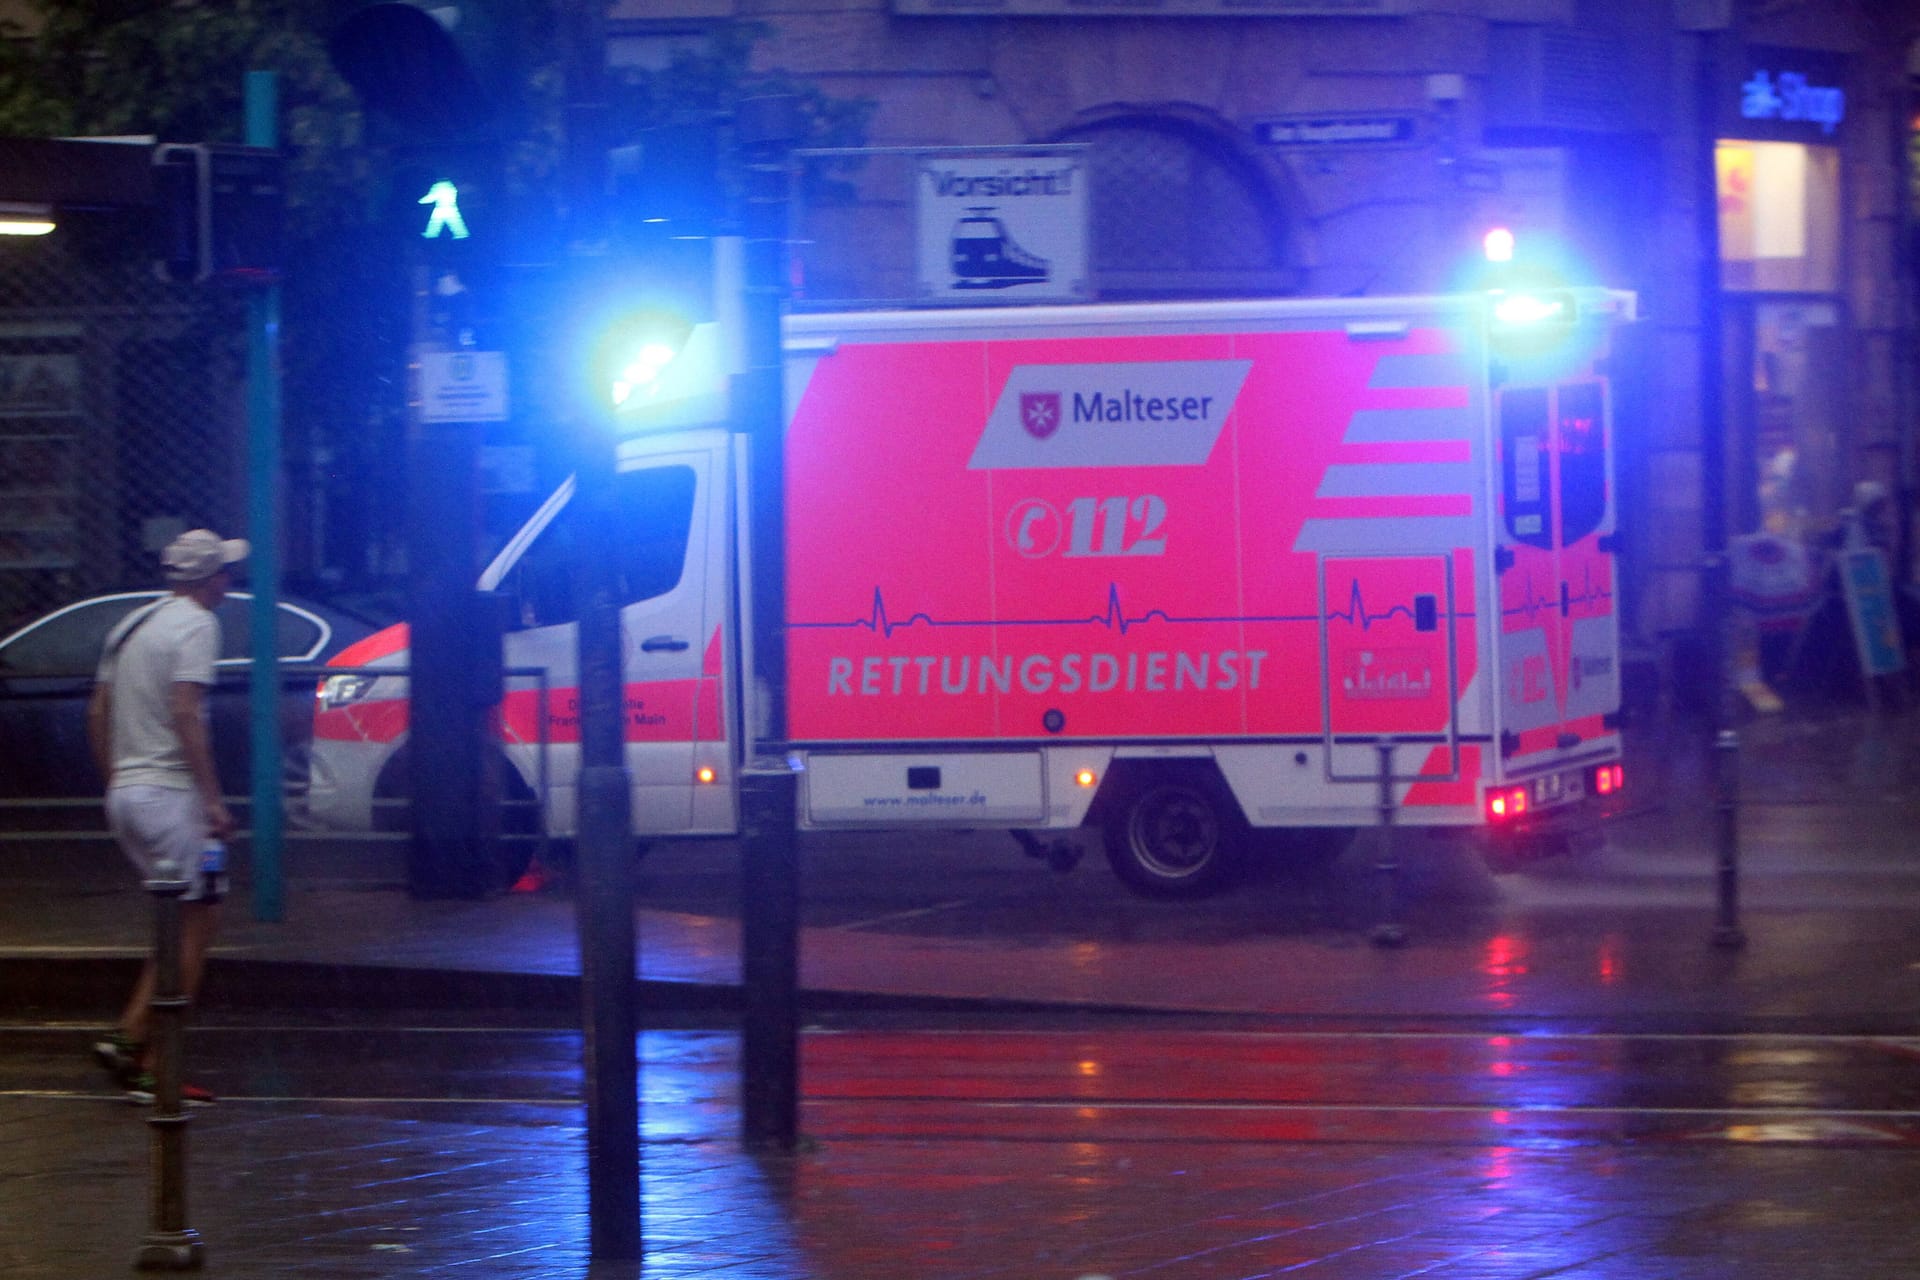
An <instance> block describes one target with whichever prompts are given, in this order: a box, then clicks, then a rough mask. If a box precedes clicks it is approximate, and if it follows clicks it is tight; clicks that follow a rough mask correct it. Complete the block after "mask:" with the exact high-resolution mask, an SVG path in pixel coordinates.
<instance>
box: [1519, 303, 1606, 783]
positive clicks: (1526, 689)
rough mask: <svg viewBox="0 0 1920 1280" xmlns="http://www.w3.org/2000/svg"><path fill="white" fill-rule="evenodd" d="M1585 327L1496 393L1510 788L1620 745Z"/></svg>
mask: <svg viewBox="0 0 1920 1280" xmlns="http://www.w3.org/2000/svg"><path fill="white" fill-rule="evenodd" d="M1585 328H1592V329H1593V330H1595V336H1590V337H1586V338H1585V339H1584V341H1585V342H1586V347H1585V348H1584V349H1583V350H1582V353H1581V355H1580V357H1579V358H1578V359H1576V360H1566V359H1561V360H1556V361H1553V362H1551V363H1545V362H1514V363H1512V364H1510V365H1508V366H1506V372H1507V373H1508V374H1509V378H1508V379H1507V380H1504V381H1500V382H1499V383H1498V385H1496V387H1495V389H1494V396H1493V413H1494V427H1495V436H1496V441H1495V443H1496V448H1497V449H1498V451H1499V465H1498V471H1497V476H1496V479H1497V482H1498V488H1499V492H1498V519H1497V528H1496V532H1495V545H1496V553H1495V572H1496V577H1497V583H1498V586H1497V598H1498V600H1499V617H1498V626H1497V627H1496V628H1495V644H1496V648H1497V653H1498V655H1499V672H1500V697H1499V714H1500V743H1499V747H1500V750H1499V754H1500V757H1501V760H1502V775H1503V776H1504V777H1507V778H1524V777H1532V776H1542V777H1545V776H1548V775H1554V776H1556V777H1557V776H1560V775H1561V774H1562V773H1563V772H1564V771H1565V770H1566V768H1567V766H1571V765H1575V764H1584V763H1588V762H1590V761H1593V760H1598V759H1605V758H1610V757H1611V755H1612V754H1613V753H1614V752H1615V751H1616V750H1617V748H1618V713H1619V709H1620V674H1619V644H1620V637H1619V619H1618V614H1617V611H1616V609H1615V586H1614V584H1615V581H1616V575H1615V571H1614V550H1615V495H1614V486H1613V413H1612V404H1611V394H1610V386H1609V382H1608V379H1607V377H1606V376H1605V374H1604V372H1603V370H1604V368H1605V365H1604V357H1605V349H1604V340H1603V333H1602V331H1601V327H1600V326H1598V325H1593V324H1589V325H1583V329H1585ZM1581 340H1582V337H1581V335H1579V334H1575V335H1573V336H1570V337H1569V338H1568V341H1569V342H1575V341H1581ZM1568 785H1577V784H1576V783H1572V782H1569V783H1568ZM1541 798H1542V799H1556V798H1558V797H1555V796H1543V797H1541Z"/></svg>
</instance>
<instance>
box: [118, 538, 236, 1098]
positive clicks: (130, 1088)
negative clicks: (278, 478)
mask: <svg viewBox="0 0 1920 1280" xmlns="http://www.w3.org/2000/svg"><path fill="white" fill-rule="evenodd" d="M246 555H247V544H246V543H245V542H244V541H242V540H240V539H238V538H229V539H222V538H221V537H220V536H219V535H218V534H216V533H213V532H211V531H209V530H206V529H194V530H192V531H190V532H188V533H183V534H181V535H180V536H179V537H177V538H175V539H174V540H173V541H172V542H170V543H168V544H167V547H166V550H164V551H162V552H161V553H160V563H161V564H162V566H163V567H164V568H165V570H166V577H167V582H168V584H169V585H170V586H172V588H173V592H172V594H170V595H167V596H164V597H162V598H161V599H160V600H158V601H156V602H155V603H153V604H151V605H148V606H147V607H145V608H142V609H137V610H135V611H134V612H133V613H131V614H129V615H128V616H127V617H126V618H125V619H124V620H122V621H121V623H120V625H119V626H117V627H115V628H114V629H113V630H112V631H111V632H110V633H109V634H108V636H107V641H106V646H105V648H104V649H103V651H102V652H101V655H100V670H99V674H98V676H97V677H96V678H95V681H94V690H93V700H92V702H90V703H89V704H88V706H87V738H88V741H89V742H90V743H91V745H92V747H93V758H94V760H95V762H96V763H97V764H98V765H99V766H100V772H101V774H102V776H104V777H105V778H106V779H107V826H108V828H109V829H110V830H111V831H112V832H113V837H114V839H115V840H116V841H117V842H118V843H119V845H120V848H121V849H122V851H124V852H125V853H126V855H127V857H128V859H129V860H130V861H131V862H132V863H133V865H134V867H135V868H136V869H137V870H138V871H139V872H140V875H141V878H142V879H143V880H185V881H188V882H189V887H188V889H187V891H186V893H184V894H183V895H181V899H180V902H181V909H180V976H181V990H182V991H183V992H184V993H185V995H186V997H187V998H188V1000H192V998H193V997H194V995H195V994H196V993H197V992H198V990H199V987H200V977H201V974H202V973H203V972H204V971H205V968H206V960H207V951H208V949H209V948H210V947H211V946H212V945H213V935H214V929H215V926H216V925H217V924H218V922H219V911H220V901H221V899H222V898H223V897H224V896H225V895H226V881H227V877H226V873H225V865H224V862H222V861H220V860H218V859H210V858H206V857H205V856H204V855H205V854H206V853H207V850H208V847H209V846H210V845H211V844H212V843H214V842H216V841H224V840H225V839H226V838H227V837H228V836H230V835H231V834H232V833H233V815H232V814H230V813H228V812H227V806H226V804H225V802H224V801H222V799H221V797H220V778H219V775H218V774H217V773H216V772H215V771H214V766H213V746H212V739H211V736H210V732H209V730H208V727H207V705H206V699H207V688H208V686H210V685H211V684H213V681H214V668H213V664H214V661H215V659H216V658H218V657H219V654H220V627H219V624H218V622H217V621H216V620H215V619H214V616H213V610H214V608H215V607H216V606H217V605H218V604H219V603H220V601H221V599H222V598H223V597H224V596H225V595H226V594H227V589H228V587H230V586H231V585H232V581H233V579H232V572H231V570H230V569H229V567H228V566H230V565H233V564H235V563H237V562H239V561H241V560H243V559H245V558H246ZM156 975H157V965H156V963H155V961H154V958H153V957H152V956H148V957H147V963H146V967H145V968H144V969H142V970H141V973H140V980H139V982H138V983H136V984H135V986H134V989H133V995H132V997H131V998H130V999H129V1000H128V1001H127V1007H126V1009H125V1010H124V1011H123V1012H122V1013H121V1015H120V1023H119V1026H118V1027H117V1028H116V1029H115V1030H114V1031H113V1032H112V1033H111V1034H110V1035H108V1036H107V1037H106V1038H105V1039H103V1040H101V1041H100V1042H99V1043H98V1044H96V1045H94V1047H93V1053H94V1057H95V1058H96V1059H97V1060H98V1061H99V1063H100V1065H101V1066H103V1067H105V1068H106V1069H107V1070H108V1071H109V1072H110V1073H112V1075H113V1076H114V1078H115V1080H116V1081H118V1082H119V1084H120V1086H121V1087H122V1088H123V1089H125V1090H126V1094H127V1097H128V1099H129V1100H130V1101H133V1102H139V1103H147V1102H152V1101H153V1090H154V1078H153V1058H152V1049H151V1046H150V1045H149V1044H148V1007H149V1005H150V1004H151V1003H152V1001H153V988H154V981H155V978H156ZM181 1097H182V1100H183V1101H186V1102H190V1103H198V1104H201V1105H205V1104H207V1103H210V1102H212V1101H213V1095H212V1094H211V1093H208V1092H207V1091H206V1090H205V1089H201V1088H199V1087H197V1086H195V1085H182V1086H181Z"/></svg>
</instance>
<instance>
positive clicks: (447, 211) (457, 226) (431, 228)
mask: <svg viewBox="0 0 1920 1280" xmlns="http://www.w3.org/2000/svg"><path fill="white" fill-rule="evenodd" d="M417 203H419V204H430V205H432V206H433V212H432V213H430V214H428V215H427V229H426V230H425V231H422V232H421V233H420V237H421V239H423V240H437V239H439V238H440V233H441V232H442V231H445V232H447V233H448V234H450V235H451V236H452V237H453V238H454V239H455V240H465V239H466V238H467V220H466V219H465V218H463V217H461V216H460V188H458V187H456V186H454V185H453V184H452V183H451V182H436V183H434V184H433V185H432V186H431V187H429V188H428V189H427V194H425V195H423V196H421V197H420V199H419V201H418V202H417Z"/></svg>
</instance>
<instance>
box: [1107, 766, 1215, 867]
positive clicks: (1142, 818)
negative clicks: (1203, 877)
mask: <svg viewBox="0 0 1920 1280" xmlns="http://www.w3.org/2000/svg"><path fill="white" fill-rule="evenodd" d="M1127 843H1128V845H1129V847H1130V848H1131V849H1132V850H1133V856H1134V858H1135V860H1136V861H1138V862H1139V864H1140V866H1141V868H1142V869H1144V870H1146V871H1149V872H1151V873H1152V874H1154V875H1156V876H1159V877H1161V878H1162V879H1166V880H1183V879H1186V878H1188V877H1190V876H1193V875H1196V874H1198V873H1199V872H1200V871H1201V870H1202V869H1203V868H1205V867H1206V866H1207V864H1208V863H1210V862H1212V861H1213V859H1214V856H1215V854H1216V853H1217V852H1218V851H1219V848H1220V818H1219V815H1218V814H1216V813H1215V812H1214V808H1213V805H1212V804H1211V803H1209V802H1208V800H1207V798H1206V797H1205V796H1202V795H1200V794H1199V793H1197V792H1194V791H1190V790H1188V789H1187V788H1185V787H1158V788H1155V789H1154V790H1152V791H1149V792H1148V793H1147V794H1146V795H1143V796H1141V797H1140V801H1139V803H1138V804H1136V805H1134V807H1133V813H1132V816H1131V817H1130V818H1129V820H1128V822H1127Z"/></svg>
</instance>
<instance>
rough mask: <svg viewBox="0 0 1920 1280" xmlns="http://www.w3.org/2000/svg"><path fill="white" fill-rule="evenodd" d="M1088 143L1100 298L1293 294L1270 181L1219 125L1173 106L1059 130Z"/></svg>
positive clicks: (1111, 113) (1120, 112)
mask: <svg viewBox="0 0 1920 1280" xmlns="http://www.w3.org/2000/svg"><path fill="white" fill-rule="evenodd" d="M1053 140H1054V141H1058V142H1077V143H1083V144H1085V145H1087V147H1088V148H1089V154H1088V167H1089V170H1090V171H1091V174H1092V187H1091V193H1090V194H1091V200H1092V210H1091V220H1092V224H1093V225H1092V259H1093V262H1092V273H1093V282H1094V287H1095V289H1096V290H1097V292H1098V293H1099V295H1100V297H1102V298H1105V299H1121V298H1153V297H1227V296H1235V295H1240V296H1246V295H1254V294H1262V295H1270V294H1281V293H1291V292H1293V291H1294V289H1295V287H1296V283H1297V278H1298V277H1297V273H1296V272H1295V271H1294V270H1293V269H1292V264H1291V262H1290V260H1289V255H1288V251H1287V240H1288V236H1287V225H1286V219H1285V217H1284V215H1283V214H1282V211H1281V208H1280V201H1279V200H1278V199H1277V198H1276V196H1275V194H1274V192H1273V189H1272V185H1271V183H1270V182H1269V181H1268V180H1267V176H1266V174H1265V173H1264V172H1263V171H1262V170H1261V168H1260V166H1259V165H1258V163H1257V162H1256V161H1254V160H1253V159H1252V158H1251V157H1250V156H1248V155H1246V154H1244V153H1243V152H1242V151H1241V150H1240V149H1239V148H1238V147H1237V146H1236V145H1235V143H1234V141H1233V139H1232V136H1231V135H1230V134H1229V133H1228V132H1227V131H1226V130H1225V129H1224V128H1222V127H1219V126H1215V125H1212V124H1210V123H1207V122H1203V121H1196V120H1193V119H1191V118H1189V117H1188V116H1187V115H1185V114H1183V113H1179V112H1177V111H1176V110H1173V109H1166V110H1156V109H1151V108H1124V109H1113V110H1108V111H1104V112H1100V113H1096V114H1093V115H1092V116H1091V117H1090V118H1085V119H1083V120H1082V121H1081V122H1079V123H1076V124H1073V125H1069V126H1068V127H1067V128H1065V129H1062V130H1060V131H1059V132H1058V133H1057V134H1056V135H1055V137H1054V139H1053Z"/></svg>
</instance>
